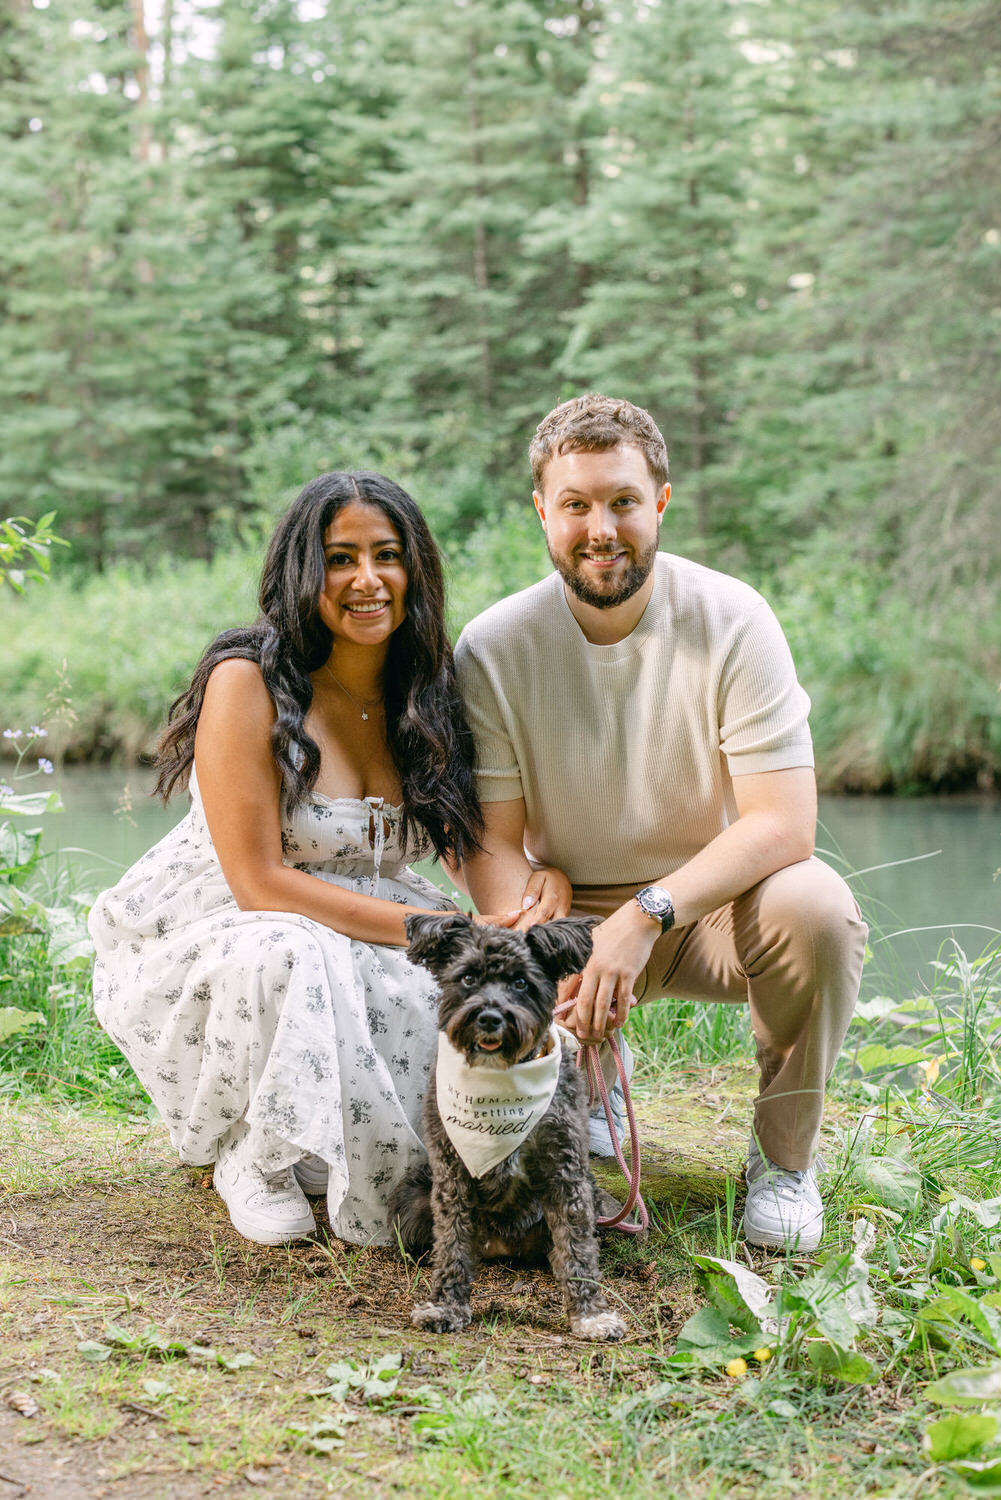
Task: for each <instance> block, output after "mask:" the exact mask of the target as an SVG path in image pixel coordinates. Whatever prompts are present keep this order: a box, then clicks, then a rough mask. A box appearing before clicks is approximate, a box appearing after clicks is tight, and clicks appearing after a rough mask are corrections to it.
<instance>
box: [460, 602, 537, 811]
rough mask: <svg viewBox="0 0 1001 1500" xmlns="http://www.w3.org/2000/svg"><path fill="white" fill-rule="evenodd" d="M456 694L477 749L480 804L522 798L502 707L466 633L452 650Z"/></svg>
mask: <svg viewBox="0 0 1001 1500" xmlns="http://www.w3.org/2000/svg"><path fill="white" fill-rule="evenodd" d="M455 674H456V679H457V681H458V685H459V693H460V696H461V698H462V701H463V705H464V707H465V710H466V717H467V719H468V720H469V727H470V729H471V730H472V732H473V741H474V743H475V746H476V786H477V791H478V792H479V796H480V800H481V802H510V801H514V799H515V798H517V797H521V796H523V795H524V791H523V788H522V783H521V771H520V769H519V766H518V758H517V756H516V754H515V750H514V746H513V744H512V743H511V737H510V735H509V733H508V730H507V726H506V723H505V713H504V708H505V705H504V704H503V703H502V701H501V699H500V696H499V694H498V692H497V689H496V687H495V685H494V683H493V682H492V681H491V680H490V677H489V675H488V673H487V671H486V670H485V668H484V666H483V664H482V662H481V661H480V660H479V658H478V657H477V655H476V653H475V651H474V650H473V647H472V645H471V643H470V642H469V640H468V638H467V636H466V634H465V632H463V634H462V635H461V636H460V637H459V640H458V642H457V644H456V647H455Z"/></svg>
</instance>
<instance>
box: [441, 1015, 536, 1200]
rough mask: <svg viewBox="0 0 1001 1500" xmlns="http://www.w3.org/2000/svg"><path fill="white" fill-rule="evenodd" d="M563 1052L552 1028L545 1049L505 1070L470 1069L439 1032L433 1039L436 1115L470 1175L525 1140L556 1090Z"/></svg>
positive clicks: (481, 1173) (479, 1174) (492, 1164)
mask: <svg viewBox="0 0 1001 1500" xmlns="http://www.w3.org/2000/svg"><path fill="white" fill-rule="evenodd" d="M562 1052H563V1049H562V1047H561V1045H560V1037H559V1034H558V1032H557V1029H556V1027H555V1026H552V1027H550V1030H549V1036H548V1039H547V1047H546V1051H545V1052H544V1053H543V1054H542V1056H541V1057H533V1058H532V1059H531V1061H530V1062H521V1063H515V1064H514V1065H513V1067H510V1068H490V1067H485V1068H484V1067H480V1068H471V1067H470V1066H469V1064H468V1063H467V1062H466V1059H465V1057H464V1055H463V1054H462V1053H461V1052H459V1051H458V1050H457V1048H455V1047H453V1046H452V1043H451V1042H450V1041H449V1040H448V1037H447V1036H445V1034H444V1032H441V1033H439V1036H438V1067H437V1071H436V1075H435V1077H436V1083H437V1098H438V1113H439V1114H440V1115H441V1121H442V1124H443V1125H444V1127H445V1131H446V1134H447V1135H448V1138H449V1140H450V1141H451V1142H452V1145H453V1146H454V1147H455V1149H456V1151H457V1152H458V1154H459V1157H460V1159H461V1160H462V1162H463V1165H464V1166H465V1167H466V1168H467V1169H468V1171H469V1172H470V1173H471V1174H472V1176H473V1177H483V1176H485V1175H486V1173H487V1172H489V1171H490V1169H491V1168H492V1167H496V1166H497V1164H498V1162H502V1161H504V1160H505V1159H506V1158H507V1157H509V1156H510V1155H511V1153H512V1152H513V1151H517V1149H518V1147H519V1146H520V1145H522V1144H523V1142H524V1141H526V1140H527V1139H528V1137H529V1136H530V1135H531V1133H532V1131H533V1130H534V1129H535V1126H536V1125H537V1123H538V1122H539V1120H540V1119H541V1118H542V1116H543V1115H544V1114H545V1112H546V1110H547V1109H548V1108H549V1105H550V1101H551V1100H552V1097H553V1094H554V1093H555V1092H556V1080H557V1079H558V1077H559V1074H560V1059H561V1057H562Z"/></svg>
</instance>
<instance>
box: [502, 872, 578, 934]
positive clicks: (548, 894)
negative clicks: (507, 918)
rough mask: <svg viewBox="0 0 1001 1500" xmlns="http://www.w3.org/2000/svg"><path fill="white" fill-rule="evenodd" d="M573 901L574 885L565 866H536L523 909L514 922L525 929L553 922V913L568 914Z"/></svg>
mask: <svg viewBox="0 0 1001 1500" xmlns="http://www.w3.org/2000/svg"><path fill="white" fill-rule="evenodd" d="M572 902H573V888H572V886H571V884H570V882H569V880H568V879H567V877H566V876H565V875H564V873H563V871H562V870H557V869H556V868H555V867H554V866H553V865H543V866H542V867H541V869H538V870H533V872H532V874H531V876H530V877H529V879H528V883H527V884H526V886H525V890H524V894H523V895H522V898H521V912H520V913H519V914H518V919H517V922H516V923H515V924H514V925H515V927H516V928H517V930H518V932H526V931H527V930H528V928H529V927H534V926H535V925H536V923H537V922H551V921H552V920H553V918H554V917H568V916H569V915H570V907H571V904H572Z"/></svg>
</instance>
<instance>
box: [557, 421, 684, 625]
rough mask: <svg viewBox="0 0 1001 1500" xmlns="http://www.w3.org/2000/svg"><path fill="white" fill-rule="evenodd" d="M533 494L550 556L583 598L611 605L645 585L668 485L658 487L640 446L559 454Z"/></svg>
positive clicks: (597, 604)
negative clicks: (538, 489)
mask: <svg viewBox="0 0 1001 1500" xmlns="http://www.w3.org/2000/svg"><path fill="white" fill-rule="evenodd" d="M542 484H543V493H542V494H539V493H538V492H536V493H535V494H534V495H533V499H534V500H535V508H536V510H537V511H538V512H539V516H540V518H541V520H542V524H543V526H544V528H545V532H546V546H547V547H548V548H549V556H550V557H551V558H552V560H553V563H554V565H555V567H556V569H557V571H558V572H559V573H560V575H561V577H562V578H563V581H564V583H565V584H566V585H567V587H568V588H569V589H571V590H572V592H573V593H574V594H576V596H577V598H578V599H580V600H581V602H582V603H584V604H590V605H592V606H593V607H594V608H596V609H611V608H613V607H614V606H615V605H616V604H623V603H624V602H625V601H626V600H627V599H630V598H632V596H633V594H635V593H636V592H637V591H638V590H639V589H641V588H642V587H643V584H644V583H645V582H646V580H647V578H648V577H649V575H650V570H651V569H652V567H653V561H654V558H655V556H656V554H657V537H658V533H659V530H660V523H661V520H662V519H663V515H664V508H665V506H666V505H667V502H668V499H669V498H670V494H671V486H670V485H669V484H666V485H664V486H663V487H662V488H661V489H658V488H657V486H656V485H655V483H654V481H653V478H652V476H651V474H650V470H649V469H648V467H647V461H646V459H645V457H644V456H643V453H642V451H641V450H640V449H639V448H634V447H633V446H632V444H627V443H620V444H619V446H618V447H616V448H607V449H605V451H604V452H602V453H558V454H556V455H555V456H554V457H553V458H551V459H550V460H549V463H548V464H547V466H546V472H545V475H544V476H543V482H542Z"/></svg>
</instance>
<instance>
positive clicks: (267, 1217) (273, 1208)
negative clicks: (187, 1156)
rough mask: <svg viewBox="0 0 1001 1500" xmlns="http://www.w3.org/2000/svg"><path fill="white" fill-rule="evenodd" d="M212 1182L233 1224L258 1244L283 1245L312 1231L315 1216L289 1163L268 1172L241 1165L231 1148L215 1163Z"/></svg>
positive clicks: (245, 1236)
mask: <svg viewBox="0 0 1001 1500" xmlns="http://www.w3.org/2000/svg"><path fill="white" fill-rule="evenodd" d="M212 1185H213V1187H214V1188H215V1190H216V1192H217V1193H218V1194H219V1197H220V1198H221V1199H222V1201H223V1202H224V1203H225V1205H226V1207H227V1208H228V1209H229V1217H230V1220H231V1222H232V1225H233V1228H234V1229H235V1230H236V1231H237V1233H238V1234H242V1235H243V1237H244V1239H245V1240H254V1241H256V1243H257V1244H258V1245H284V1244H285V1242H286V1241H287V1240H302V1239H305V1238H306V1236H307V1235H310V1234H312V1233H313V1231H314V1230H315V1228H316V1220H315V1219H314V1218H313V1213H312V1210H311V1209H310V1206H309V1204H308V1203H307V1202H306V1199H305V1198H304V1197H303V1192H302V1189H301V1188H300V1186H299V1184H298V1183H297V1182H296V1180H295V1174H294V1173H293V1171H292V1168H291V1167H287V1168H286V1169H285V1171H284V1172H273V1173H271V1175H270V1176H265V1174H264V1173H263V1172H262V1171H260V1169H259V1168H258V1167H255V1166H245V1165H244V1164H243V1163H241V1162H240V1161H239V1159H238V1155H237V1152H236V1151H235V1150H229V1151H224V1152H223V1154H222V1156H220V1158H219V1160H218V1161H217V1162H216V1164H215V1171H214V1173H213V1175H212Z"/></svg>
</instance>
